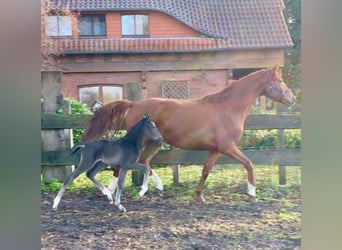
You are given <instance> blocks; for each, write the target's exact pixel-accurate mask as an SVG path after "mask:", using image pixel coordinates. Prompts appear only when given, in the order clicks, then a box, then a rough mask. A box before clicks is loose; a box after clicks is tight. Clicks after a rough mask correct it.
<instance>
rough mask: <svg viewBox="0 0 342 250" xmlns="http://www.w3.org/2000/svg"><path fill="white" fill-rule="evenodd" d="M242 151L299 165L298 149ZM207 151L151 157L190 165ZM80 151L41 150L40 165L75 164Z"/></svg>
mask: <svg viewBox="0 0 342 250" xmlns="http://www.w3.org/2000/svg"><path fill="white" fill-rule="evenodd" d="M244 153H245V154H246V155H247V157H249V158H250V159H251V161H252V162H253V163H254V164H255V165H281V164H282V165H286V166H300V164H301V163H300V149H285V148H283V149H269V150H244ZM207 155H208V153H207V152H206V151H190V150H181V149H172V150H160V151H159V152H158V154H157V155H156V156H155V157H154V158H153V159H152V164H155V165H165V164H167V165H178V164H181V165H191V164H203V162H204V161H205V159H206V157H207ZM79 158H80V153H79V152H78V153H76V154H74V155H70V154H69V152H68V151H42V152H41V165H54V166H56V165H69V164H70V165H74V164H75V165H77V164H78V163H79ZM232 163H237V162H236V161H234V160H232V159H231V158H229V157H226V156H221V157H220V158H219V160H218V161H217V162H216V164H232Z"/></svg>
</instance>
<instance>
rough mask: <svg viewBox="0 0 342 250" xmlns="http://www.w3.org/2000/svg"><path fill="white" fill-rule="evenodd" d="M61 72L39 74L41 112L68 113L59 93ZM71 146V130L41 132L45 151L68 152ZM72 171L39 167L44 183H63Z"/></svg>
mask: <svg viewBox="0 0 342 250" xmlns="http://www.w3.org/2000/svg"><path fill="white" fill-rule="evenodd" d="M61 74H62V73H61V72H58V71H43V72H41V95H42V98H43V103H42V107H41V109H42V110H41V111H42V112H45V113H55V112H56V111H57V110H58V109H62V110H64V112H65V113H70V107H69V106H68V103H66V102H65V101H64V100H63V95H62V93H61ZM71 145H72V130H71V129H55V130H42V131H41V147H42V149H43V150H46V151H54V150H69V149H70V147H71ZM73 170H74V166H73V165H71V166H70V165H68V166H45V165H43V166H41V173H42V176H43V181H44V183H50V182H51V180H52V179H56V180H57V181H59V182H63V181H64V179H65V178H66V177H67V176H68V175H69V174H70V173H71V172H72V171H73Z"/></svg>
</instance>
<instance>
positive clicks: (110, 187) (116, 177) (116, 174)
mask: <svg viewBox="0 0 342 250" xmlns="http://www.w3.org/2000/svg"><path fill="white" fill-rule="evenodd" d="M120 168H121V167H117V168H114V170H113V177H112V180H111V181H110V183H109V184H108V190H109V191H110V192H111V193H112V194H114V192H115V190H116V187H117V186H118V180H119V172H120Z"/></svg>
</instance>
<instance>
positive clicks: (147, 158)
mask: <svg viewBox="0 0 342 250" xmlns="http://www.w3.org/2000/svg"><path fill="white" fill-rule="evenodd" d="M160 147H161V144H157V143H153V142H149V143H148V144H147V145H146V147H145V149H144V152H143V153H142V155H141V157H140V160H139V162H140V163H142V164H144V165H146V166H147V167H148V169H149V171H150V175H149V176H150V177H151V180H152V182H153V183H154V185H155V186H156V188H157V189H158V190H159V191H160V194H162V192H163V189H164V188H163V182H162V180H161V179H160V177H159V176H158V175H157V174H156V173H155V172H154V171H153V170H152V168H151V160H152V158H153V157H154V156H155V155H156V154H157V153H158V151H159V149H160Z"/></svg>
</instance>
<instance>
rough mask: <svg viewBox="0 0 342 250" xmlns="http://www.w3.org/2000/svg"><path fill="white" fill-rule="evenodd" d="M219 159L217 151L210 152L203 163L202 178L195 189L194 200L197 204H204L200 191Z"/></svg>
mask: <svg viewBox="0 0 342 250" xmlns="http://www.w3.org/2000/svg"><path fill="white" fill-rule="evenodd" d="M219 157H220V153H219V152H217V151H211V152H209V155H208V157H207V159H206V161H205V163H204V167H203V170H202V176H201V179H200V181H199V183H198V185H197V187H196V191H195V194H196V200H197V201H199V202H205V199H204V197H203V194H202V191H203V187H204V183H205V181H206V179H207V177H208V175H209V173H210V171H211V170H212V168H213V166H214V164H215V162H216V161H217V159H218V158H219Z"/></svg>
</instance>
